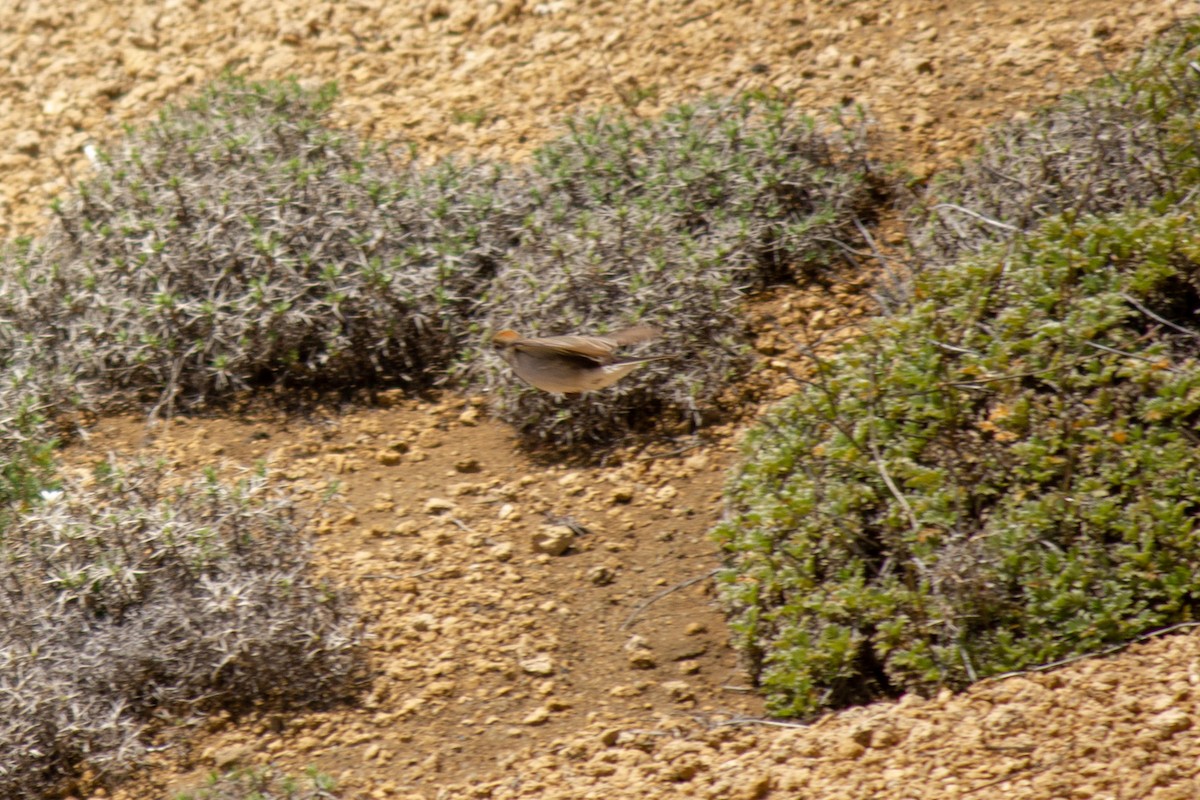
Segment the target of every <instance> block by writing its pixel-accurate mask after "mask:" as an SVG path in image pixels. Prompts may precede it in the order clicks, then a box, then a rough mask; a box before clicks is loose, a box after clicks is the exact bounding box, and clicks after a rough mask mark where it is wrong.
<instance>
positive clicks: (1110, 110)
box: [910, 21, 1200, 263]
mask: <svg viewBox="0 0 1200 800" xmlns="http://www.w3.org/2000/svg"><path fill="white" fill-rule="evenodd" d="M1198 56H1200V21H1192V22H1189V23H1187V24H1183V25H1180V26H1178V27H1177V28H1176V29H1173V30H1172V31H1171V32H1170V33H1169V34H1168V35H1166V36H1164V37H1163V39H1162V40H1161V41H1160V42H1158V43H1157V44H1156V45H1154V46H1152V47H1149V48H1148V49H1147V50H1146V51H1145V52H1144V53H1142V54H1141V55H1140V56H1139V57H1138V58H1137V59H1136V60H1135V62H1134V63H1133V64H1132V66H1131V67H1130V68H1128V69H1127V70H1125V71H1124V72H1122V73H1119V74H1115V75H1110V76H1109V77H1107V78H1105V79H1103V80H1101V81H1100V82H1098V83H1097V84H1096V85H1094V86H1093V87H1091V88H1089V89H1087V90H1084V91H1081V92H1078V93H1075V94H1071V95H1068V96H1067V97H1065V98H1064V99H1063V100H1062V101H1061V102H1059V103H1058V104H1056V105H1054V106H1052V107H1050V108H1048V109H1045V110H1044V111H1041V112H1039V113H1038V114H1037V115H1035V116H1034V118H1033V119H1032V120H1029V121H1025V122H1019V123H1012V124H1008V125H1004V126H1001V127H999V128H997V129H996V130H994V131H993V132H992V133H991V135H989V136H988V138H987V139H986V141H985V142H984V144H983V145H982V146H981V147H980V150H979V153H978V155H977V156H976V157H975V158H972V159H970V160H969V161H967V162H965V163H964V164H962V165H961V166H960V167H959V168H958V169H956V170H951V171H949V172H946V173H943V174H942V175H939V176H938V177H937V178H936V179H935V181H934V183H933V185H932V186H931V187H929V189H928V190H926V191H925V192H924V193H923V195H922V196H921V197H920V198H919V202H918V203H917V204H916V206H915V207H914V208H913V209H912V211H911V216H912V220H911V225H910V228H911V232H912V236H911V240H912V242H913V243H914V245H915V246H916V249H917V252H918V254H919V256H920V257H922V258H923V259H925V260H929V259H933V260H936V261H939V262H942V263H945V262H949V261H953V260H954V259H955V258H957V257H958V256H959V255H960V254H962V253H964V252H976V251H978V250H979V249H980V248H981V247H983V246H985V245H986V244H987V243H989V242H995V241H1004V240H1007V239H1009V238H1011V237H1012V236H1013V234H1014V233H1015V232H1017V231H1025V230H1030V229H1032V228H1033V227H1035V226H1036V225H1037V224H1038V223H1039V222H1040V221H1041V220H1042V219H1043V218H1045V217H1047V216H1051V215H1054V214H1060V213H1065V212H1071V213H1074V214H1077V215H1080V216H1082V215H1086V214H1099V213H1107V212H1114V211H1121V210H1124V209H1131V208H1135V207H1139V206H1145V205H1148V204H1151V203H1154V204H1156V206H1157V207H1158V208H1165V207H1166V206H1169V205H1171V204H1173V203H1176V202H1179V201H1180V200H1183V199H1185V198H1189V197H1190V196H1192V195H1193V194H1194V192H1195V187H1196V186H1197V184H1200V130H1198V129H1197V127H1196V118H1197V116H1200V75H1198V74H1197V73H1196V71H1195V64H1196V60H1197V58H1198Z"/></svg>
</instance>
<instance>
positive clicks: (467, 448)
mask: <svg viewBox="0 0 1200 800" xmlns="http://www.w3.org/2000/svg"><path fill="white" fill-rule="evenodd" d="M7 5H8V8H7V9H6V13H4V14H0V57H2V58H3V62H0V63H3V64H4V65H6V66H7V69H6V70H5V71H3V72H0V234H3V235H5V236H11V235H13V234H31V233H33V234H35V233H36V232H37V230H38V229H39V226H40V225H41V224H42V219H43V215H44V211H43V209H44V208H45V205H46V202H47V200H48V198H50V197H51V196H53V195H55V194H56V193H61V192H63V191H64V190H65V189H66V188H67V187H68V185H69V183H70V181H71V180H72V179H73V177H74V176H75V175H78V174H79V171H80V170H83V169H85V168H86V162H85V161H84V159H83V157H82V150H81V148H82V146H83V145H84V144H85V143H86V142H87V141H88V140H89V139H94V140H105V139H107V138H108V137H110V136H112V135H114V133H115V132H117V131H119V129H120V126H121V125H122V124H126V123H134V124H136V123H138V122H139V121H141V120H145V119H148V118H150V117H152V116H153V115H154V113H155V112H156V110H157V109H158V108H160V107H161V106H162V104H164V103H168V102H173V101H176V100H179V99H182V98H184V97H186V96H187V94H188V93H189V92H191V91H193V89H194V88H195V87H196V86H199V85H200V84H202V83H203V82H205V81H206V80H208V79H210V78H212V77H214V76H216V75H217V74H219V73H220V72H221V71H222V70H224V69H229V68H232V69H236V70H238V71H239V72H241V73H243V74H246V75H250V76H254V77H278V76H282V75H285V74H296V75H299V76H301V77H302V78H304V79H306V80H307V79H311V80H313V81H325V80H330V79H336V80H337V81H338V82H339V84H340V86H341V88H342V91H343V100H342V101H341V102H340V103H339V105H338V108H337V112H336V114H337V119H338V122H339V123H340V124H344V125H346V126H349V127H351V128H353V129H355V130H358V131H360V132H361V133H363V134H364V135H369V136H372V137H375V138H379V139H386V140H389V141H394V142H397V143H400V142H405V141H413V142H416V143H417V144H418V145H419V146H420V148H421V151H422V152H423V153H425V154H428V155H429V156H430V157H436V156H440V155H444V154H449V153H458V154H464V155H482V156H486V157H494V158H521V157H523V156H524V155H526V154H527V153H528V152H529V150H530V149H531V148H532V147H534V146H535V145H536V144H538V143H539V142H542V141H545V140H546V139H548V138H550V137H552V136H553V135H555V133H556V131H557V130H558V128H557V124H558V121H559V120H561V119H562V117H563V115H565V114H569V113H572V112H575V111H577V110H580V109H584V108H593V107H596V106H599V105H605V104H608V105H618V104H625V105H627V106H629V107H630V108H632V109H635V110H636V111H637V113H640V114H653V113H655V112H656V111H657V110H659V109H661V108H662V107H664V106H666V105H669V104H671V103H673V102H676V101H678V100H681V99H686V98H690V97H695V96H696V95H698V94H701V93H704V92H728V91H731V90H735V89H742V88H755V87H758V88H772V87H773V88H776V89H779V90H782V91H785V92H788V93H790V94H792V95H794V96H795V97H796V99H797V100H798V101H799V102H801V103H804V104H807V105H808V106H809V107H811V108H813V109H814V110H819V109H821V108H827V107H830V106H833V105H838V104H843V103H847V102H861V103H864V104H866V105H867V106H868V108H869V109H870V110H871V112H872V113H873V114H874V115H875V116H876V117H877V119H878V120H879V130H880V133H881V136H882V144H881V150H880V152H881V157H883V158H885V159H897V160H903V161H904V162H906V163H908V164H910V165H914V166H915V167H916V169H917V170H918V171H923V172H928V171H931V170H934V169H936V168H937V167H938V166H939V165H944V164H945V163H947V162H948V161H949V160H950V159H952V158H954V157H956V156H958V155H961V154H963V153H964V152H966V151H967V150H968V149H969V147H970V145H971V144H972V143H973V142H975V141H977V140H978V137H979V135H980V132H981V130H982V129H983V127H984V126H985V125H986V124H987V123H990V122H994V121H998V120H1002V119H1012V118H1017V117H1019V116H1021V115H1024V114H1028V113H1029V111H1030V110H1032V109H1034V108H1036V107H1037V106H1038V105H1040V104H1043V103H1045V102H1047V101H1048V100H1050V99H1052V98H1053V97H1055V96H1056V95H1058V94H1059V93H1061V92H1062V91H1064V90H1068V89H1071V88H1074V87H1078V86H1081V85H1083V84H1084V83H1085V82H1086V81H1087V80H1089V79H1090V78H1091V77H1093V76H1095V75H1097V74H1099V73H1100V72H1102V71H1103V69H1104V68H1105V66H1106V65H1108V66H1117V65H1119V64H1121V63H1122V62H1123V60H1124V59H1125V58H1126V57H1127V56H1128V55H1129V53H1130V52H1131V51H1132V49H1133V48H1136V47H1138V46H1140V45H1141V44H1142V43H1143V42H1145V41H1147V40H1148V39H1149V38H1150V37H1152V36H1153V35H1154V34H1155V33H1156V32H1158V31H1160V30H1162V29H1163V28H1165V27H1166V26H1167V25H1169V24H1170V23H1171V21H1172V20H1173V19H1174V17H1175V15H1177V14H1183V13H1186V12H1190V11H1194V10H1195V8H1194V7H1195V4H1194V3H1191V2H1183V1H1182V0H1179V1H1178V2H1154V3H1150V2H1133V3H1130V2H1110V1H1109V0H1064V1H1063V2H1057V3H1053V4H1047V3H1043V2H1035V1H1033V0H1030V1H1028V2H1025V1H1024V0H1011V1H1008V2H969V1H967V0H962V1H960V2H932V0H910V1H909V2H895V1H893V2H882V1H880V0H860V1H859V2H855V3H845V2H834V1H833V0H824V1H822V0H809V2H782V0H780V1H779V2H776V1H775V0H750V1H749V2H741V3H730V2H720V1H719V0H693V2H674V3H668V2H647V3H642V4H632V3H628V4H624V3H617V2H602V1H599V0H597V1H596V2H586V3H585V2H570V0H551V1H550V2H532V0H530V1H529V2H524V1H523V0H508V1H507V2H491V3H486V2H475V3H470V2H465V1H463V0H446V1H445V2H438V1H437V0H434V1H432V2H423V3H421V2H417V3H398V2H388V1H387V0H347V1H345V2H314V1H313V0H298V1H297V2H293V3H287V4H284V3H262V2H248V1H247V2H238V1H237V0H211V1H210V2H200V1H199V0H165V2H158V3H150V2H128V1H127V2H123V3H115V2H111V0H83V1H82V2H79V1H76V2H67V0H45V1H44V2H36V1H34V0H8V4H7ZM860 289H861V286H860V285H856V284H847V285H845V286H840V287H837V288H836V289H834V290H829V291H822V290H817V289H811V288H810V289H796V290H781V291H779V292H777V293H776V294H775V295H773V296H771V297H769V298H759V299H758V300H757V301H756V302H755V304H754V306H753V308H754V311H753V318H754V320H755V324H756V325H757V326H758V328H759V330H760V331H762V336H761V337H760V342H759V344H760V351H761V352H762V354H763V355H764V358H776V357H778V355H779V354H778V352H777V351H778V349H779V346H780V345H779V339H778V337H777V335H776V334H777V332H779V331H782V332H784V333H788V334H793V333H796V332H798V331H802V330H809V331H821V330H829V329H832V328H833V327H835V326H837V325H839V324H841V323H842V322H844V321H845V320H846V319H847V318H850V317H852V316H853V315H854V314H857V313H861V312H862V311H863V310H864V309H865V308H867V307H868V305H869V304H868V303H867V302H866V301H865V300H864V297H863V294H862V293H861V292H860V291H859V290H860ZM765 374H767V375H770V374H771V371H770V370H769V369H768V370H767V371H766V373H765ZM788 391H790V389H789V387H788V386H787V385H786V384H785V383H783V382H782V380H781V381H780V382H779V383H778V385H777V386H775V387H773V389H772V390H771V391H768V392H767V393H766V394H767V395H768V396H770V395H779V394H785V393H787V392H788ZM737 438H738V430H737V429H736V427H735V426H729V427H728V428H727V429H718V430H715V431H713V432H712V435H711V437H710V438H709V439H707V440H705V441H703V442H683V443H669V444H668V443H664V444H662V445H661V446H656V447H653V448H651V449H649V450H647V451H646V452H642V453H636V454H630V455H629V456H628V457H627V458H625V459H624V460H623V461H622V462H621V463H616V464H613V465H610V466H606V467H603V468H591V469H576V468H569V467H564V466H553V465H552V466H547V465H545V464H537V463H534V462H532V461H530V460H529V459H528V458H527V457H526V456H524V455H522V454H521V453H520V452H519V451H518V450H516V449H515V447H514V443H513V437H512V435H511V433H510V432H509V431H508V430H507V429H506V428H505V427H504V426H502V425H500V424H498V423H495V422H492V421H489V420H488V419H486V415H485V414H483V413H482V404H478V403H477V402H476V401H474V400H464V399H462V398H455V397H450V396H447V397H443V398H442V399H441V400H437V401H425V402H417V401H414V400H410V399H406V398H404V397H402V396H394V397H385V398H384V402H383V403H382V405H381V407H378V408H369V409H368V408H357V409H342V410H329V411H327V412H325V413H323V414H319V415H313V416H311V417H307V418H303V419H299V418H285V417H283V416H282V415H280V414H278V413H276V412H271V411H263V410H261V409H259V410H250V411H246V412H244V413H237V414H227V415H225V416H224V417H220V418H192V419H179V420H176V421H174V422H173V423H171V424H170V425H169V426H166V427H161V428H156V429H154V430H147V429H146V428H145V427H144V425H143V424H142V422H141V420H138V419H133V418H110V419H105V420H103V421H101V422H100V423H99V424H98V425H97V427H96V429H95V430H94V431H92V433H91V435H90V437H89V438H88V439H87V440H86V441H85V442H81V443H80V444H78V445H76V446H75V447H74V448H73V449H72V450H71V452H70V453H69V461H70V462H71V463H72V464H76V465H86V464H88V463H89V462H91V461H95V460H97V459H100V458H103V457H104V455H105V454H106V453H107V452H109V451H110V450H120V451H124V452H133V451H148V452H154V453H157V454H161V455H163V456H164V457H166V458H168V459H170V460H171V461H172V462H173V463H175V464H177V465H178V466H179V467H180V468H184V469H199V468H200V467H201V466H203V465H205V464H209V463H221V464H224V465H225V468H226V469H229V470H233V469H236V468H237V466H238V465H250V464H253V463H254V462H255V461H256V460H258V459H264V460H266V461H267V462H268V463H269V464H270V465H271V466H272V467H273V468H274V469H275V470H276V472H277V474H278V475H279V476H280V477H281V479H282V480H285V481H287V482H289V483H291V485H292V486H293V488H294V489H295V490H296V491H298V492H301V493H309V494H311V495H313V496H316V495H319V494H320V493H322V492H323V491H324V490H325V489H327V488H328V487H329V485H330V484H331V483H333V482H337V483H338V484H339V485H340V486H341V487H342V488H343V491H342V493H341V495H340V497H339V502H338V503H337V504H335V505H334V506H331V507H329V508H328V509H327V510H326V512H325V513H324V516H322V518H321V519H320V520H319V521H318V524H317V530H318V539H317V544H318V551H319V554H320V558H321V563H322V568H323V569H325V570H327V571H328V573H329V574H330V575H331V576H333V577H334V579H336V580H338V581H339V582H341V583H342V584H344V585H346V586H349V587H351V588H353V589H354V590H355V591H356V592H357V593H358V595H359V597H360V600H361V603H362V606H363V608H364V609H365V610H366V614H367V616H368V618H369V620H370V622H371V631H372V639H371V650H372V659H373V665H374V667H375V677H374V681H373V683H372V685H371V687H370V689H369V691H368V692H367V694H366V696H365V698H364V701H363V703H362V704H361V705H360V706H359V707H356V708H349V709H336V710H332V711H326V712H321V713H311V712H308V713H296V714H273V715H267V716H263V717H262V718H254V719H248V720H241V721H239V722H238V723H236V724H235V723H233V722H232V721H229V720H220V719H217V720H211V721H210V722H209V723H207V724H205V725H204V726H203V727H202V729H198V730H195V731H191V732H189V733H188V735H186V736H178V737H175V738H173V739H172V740H171V741H170V742H169V744H170V747H169V748H167V749H166V750H164V751H162V752H161V753H160V754H158V756H156V763H155V764H154V765H153V768H150V769H147V770H146V771H145V772H144V773H143V774H141V775H139V776H137V778H136V780H135V782H134V783H133V784H131V785H126V786H122V787H116V788H115V791H114V794H115V795H116V796H117V797H123V798H130V800H132V799H133V798H147V797H159V796H164V797H166V796H170V793H171V791H173V790H177V789H181V788H184V787H187V786H189V785H194V784H195V783H197V782H199V781H200V780H202V778H203V776H204V775H205V774H206V773H207V772H208V771H210V770H212V769H213V768H215V767H218V766H220V767H224V766H230V765H237V764H241V765H262V764H268V763H270V764H274V765H276V766H278V767H280V768H282V769H287V770H299V769H301V768H303V767H304V766H305V765H308V764H315V765H317V766H318V767H320V768H321V769H323V770H324V771H326V772H329V773H331V774H333V775H334V776H336V777H337V778H338V779H339V780H340V782H341V785H342V787H343V789H344V792H345V795H346V796H348V797H355V798H358V797H363V798H392V797H396V798H414V799H415V798H425V799H426V800H432V798H459V797H490V798H563V799H564V800H565V799H566V798H616V797H641V798H685V797H687V798H691V797H706V798H707V797H711V798H758V797H773V798H783V797H821V798H840V797H846V798H851V797H853V798H861V797H879V798H910V797H911V798H940V797H946V798H950V797H956V798H957V797H964V796H973V797H991V796H1004V797H1018V798H1039V799H1045V800H1049V798H1066V797H1079V798H1102V797H1108V798H1135V797H1136V798H1143V797H1153V798H1174V797H1178V798H1185V797H1195V796H1200V781H1198V780H1197V775H1198V772H1200V741H1198V739H1197V733H1196V732H1197V725H1196V723H1197V713H1198V710H1200V709H1198V702H1200V687H1197V683H1198V682H1200V636H1197V635H1193V634H1189V633H1187V632H1181V633H1179V634H1177V635H1173V636H1168V637H1164V638H1161V639H1158V640H1155V641H1150V642H1147V643H1144V644H1139V645H1135V646H1133V647H1131V648H1130V649H1129V650H1127V651H1125V652H1123V653H1120V654H1114V655H1112V656H1109V657H1107V658H1102V659H1089V660H1085V661H1081V662H1078V663H1075V664H1071V665H1067V666H1064V667H1062V668H1059V669H1056V670H1053V671H1049V672H1046V673H1041V674H1033V675H1027V676H1017V677H1012V678H1008V679H1003V680H995V681H989V682H985V683H984V684H981V685H979V686H977V687H975V688H974V689H972V690H970V691H968V692H966V693H963V694H961V695H951V694H949V693H947V694H944V695H940V696H938V697H935V698H929V699H921V698H916V697H906V698H903V699H901V700H900V701H898V702H895V703H884V704H877V705H875V706H871V707H868V708H860V709H853V710H849V711H845V712H842V713H839V714H831V715H829V716H827V717H825V718H823V719H821V720H820V721H818V722H817V723H815V724H813V725H810V726H807V727H784V726H780V725H777V724H769V723H764V722H762V721H758V720H757V718H758V716H759V714H760V713H761V704H760V702H759V701H758V700H757V698H756V697H755V696H754V695H753V693H752V692H749V691H747V689H748V681H747V677H746V676H745V675H744V674H743V672H742V671H741V669H740V668H739V666H738V663H737V659H736V657H735V655H734V653H733V652H732V651H731V650H730V649H729V647H728V643H727V634H726V632H725V629H724V627H723V619H722V617H721V615H720V613H719V610H718V609H717V608H716V607H715V606H714V604H713V596H712V587H711V582H710V581H709V580H708V576H709V575H710V573H711V571H712V570H713V568H714V567H715V565H716V561H715V552H714V547H713V546H712V544H711V543H710V542H709V541H708V539H707V538H706V533H707V531H708V529H709V528H710V527H711V526H712V525H713V523H714V522H715V521H716V520H717V519H718V517H719V515H720V511H721V504H720V489H721V483H722V480H723V474H724V471H725V470H726V469H727V468H728V466H729V465H730V464H731V463H732V461H733V459H734V458H735V457H736V455H735V450H736V441H737ZM564 522H569V523H571V524H573V525H575V526H576V528H577V529H578V530H582V531H585V532H582V533H577V534H576V533H572V534H570V543H571V546H570V548H569V549H568V550H567V551H566V552H565V553H563V554H561V555H552V554H550V553H546V552H538V551H537V550H536V549H535V544H534V543H535V539H537V538H538V537H539V536H543V535H545V536H549V537H550V538H553V537H554V536H558V535H566V534H564V533H563V531H562V530H561V527H560V528H555V527H554V526H555V525H559V526H561V525H562V523H564ZM85 788H87V794H88V795H90V796H93V797H104V796H108V795H109V793H108V792H107V791H105V790H104V789H97V788H91V787H85Z"/></svg>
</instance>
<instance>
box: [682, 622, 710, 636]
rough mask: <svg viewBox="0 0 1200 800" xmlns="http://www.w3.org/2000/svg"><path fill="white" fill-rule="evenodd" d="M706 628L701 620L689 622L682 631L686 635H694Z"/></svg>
mask: <svg viewBox="0 0 1200 800" xmlns="http://www.w3.org/2000/svg"><path fill="white" fill-rule="evenodd" d="M707 630H708V626H707V625H705V624H704V623H703V622H689V623H688V625H687V627H686V628H684V629H683V632H684V633H685V634H687V635H688V636H696V635H698V634H701V633H704V632H705V631H707Z"/></svg>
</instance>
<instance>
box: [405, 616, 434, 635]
mask: <svg viewBox="0 0 1200 800" xmlns="http://www.w3.org/2000/svg"><path fill="white" fill-rule="evenodd" d="M409 624H410V625H412V629H413V630H414V631H427V630H431V629H432V628H433V626H434V625H437V617H435V616H434V615H433V614H413V615H412V620H411V621H410V623H409Z"/></svg>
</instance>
